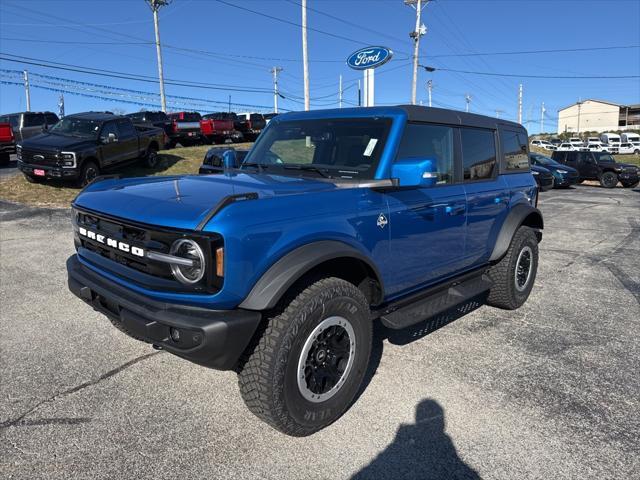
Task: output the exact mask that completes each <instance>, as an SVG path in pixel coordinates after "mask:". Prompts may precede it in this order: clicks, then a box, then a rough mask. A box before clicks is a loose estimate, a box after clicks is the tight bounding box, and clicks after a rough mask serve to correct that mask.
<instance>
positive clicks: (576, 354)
mask: <svg viewBox="0 0 640 480" xmlns="http://www.w3.org/2000/svg"><path fill="white" fill-rule="evenodd" d="M540 207H541V209H542V210H543V213H544V215H545V223H546V228H545V233H544V239H543V242H542V244H541V250H540V258H541V264H540V269H539V272H538V277H537V280H536V286H535V288H534V290H533V293H532V296H531V298H530V299H529V301H528V302H527V303H526V304H525V305H524V306H523V307H522V308H521V309H520V310H518V311H514V312H507V311H501V310H496V309H492V308H490V307H485V306H480V305H478V304H474V303H469V304H466V305H464V306H462V307H460V308H459V309H457V310H456V311H452V312H449V313H448V314H446V315H442V316H440V317H438V318H436V319H431V320H430V321H428V322H425V323H423V324H421V325H419V326H417V327H416V328H413V329H411V330H410V331H403V332H400V333H394V334H393V335H389V332H386V331H384V330H382V329H381V328H379V329H378V331H377V334H376V342H375V346H374V358H373V365H372V371H371V375H370V377H369V378H368V386H367V388H366V390H365V391H364V392H363V393H362V395H361V396H360V397H359V398H358V400H357V401H356V402H355V404H354V405H353V406H352V408H351V409H350V410H349V411H348V412H347V413H346V415H345V416H344V417H343V418H342V419H340V420H339V421H338V422H336V423H335V424H334V425H332V426H330V427H329V428H327V429H325V430H323V431H322V432H320V433H318V434H316V435H314V436H312V437H307V438H289V437H286V436H283V435H282V434H280V433H277V432H276V431H274V430H272V429H270V428H269V427H268V426H266V425H265V424H263V423H261V422H260V421H258V420H257V419H256V418H254V417H253V416H251V414H249V413H248V411H247V410H246V409H245V407H244V405H243V403H242V401H241V399H240V395H239V393H238V389H237V386H236V379H235V375H234V374H233V373H230V372H217V371H212V370H206V369H204V368H201V367H198V366H195V365H192V364H190V363H187V362H185V361H183V360H180V359H178V358H176V357H173V356H171V355H169V354H167V353H163V352H156V351H154V350H152V349H151V347H149V346H146V345H144V344H142V343H139V342H136V341H134V340H132V339H129V338H128V337H126V336H124V335H123V334H121V333H120V332H119V331H117V330H116V329H115V328H113V327H112V326H111V324H110V323H109V322H108V321H107V320H106V319H105V318H104V317H103V316H101V315H99V314H97V313H95V312H94V311H93V310H91V309H90V308H89V307H88V306H86V305H84V304H83V303H81V302H80V301H79V300H77V299H75V297H73V296H72V295H71V294H70V293H69V292H68V290H67V287H66V271H65V261H66V259H67V257H68V256H69V255H71V253H72V251H73V245H72V235H71V230H70V224H69V219H68V212H66V211H63V210H40V209H31V208H23V207H16V206H12V205H8V204H2V205H0V222H1V224H0V302H1V304H0V309H1V310H0V316H1V322H0V325H1V326H2V332H1V335H0V399H1V400H0V477H2V478H29V479H32V478H48V479H50V478H65V479H69V478H91V479H102V478H138V479H143V478H178V477H180V478H189V479H195V478H207V479H213V478H221V479H234V478H272V479H289V478H295V479H346V478H356V479H365V478H372V479H373V478H394V479H395V478H416V479H431V478H433V479H445V478H485V479H514V478H518V479H551V478H553V479H576V478H607V479H609V478H637V475H638V472H639V471H640V446H639V440H638V432H639V431H640V413H639V412H640V376H639V375H638V372H639V371H640V340H639V338H638V328H639V327H640V189H638V188H636V189H635V190H629V189H621V188H617V189H615V190H605V189H602V188H598V187H588V186H579V187H577V188H575V189H571V190H553V191H550V192H546V193H544V194H542V200H541V202H540ZM467 312H468V313H467ZM463 313H467V314H466V315H462V314H463ZM438 327H440V328H438Z"/></svg>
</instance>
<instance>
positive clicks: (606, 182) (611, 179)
mask: <svg viewBox="0 0 640 480" xmlns="http://www.w3.org/2000/svg"><path fill="white" fill-rule="evenodd" d="M617 184H618V175H616V174H615V173H614V172H604V173H603V174H602V175H600V185H602V186H603V187H604V188H615V186H616V185H617Z"/></svg>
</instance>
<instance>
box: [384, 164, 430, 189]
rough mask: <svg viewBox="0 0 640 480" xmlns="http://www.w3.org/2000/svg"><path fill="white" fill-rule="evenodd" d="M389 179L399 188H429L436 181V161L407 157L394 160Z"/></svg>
mask: <svg viewBox="0 0 640 480" xmlns="http://www.w3.org/2000/svg"><path fill="white" fill-rule="evenodd" d="M391 177H392V178H397V179H398V185H399V186H400V187H431V186H433V185H435V184H436V182H437V180H438V172H437V171H436V161H435V159H432V158H424V157H408V158H402V159H400V160H396V162H395V163H394V164H393V168H392V169H391Z"/></svg>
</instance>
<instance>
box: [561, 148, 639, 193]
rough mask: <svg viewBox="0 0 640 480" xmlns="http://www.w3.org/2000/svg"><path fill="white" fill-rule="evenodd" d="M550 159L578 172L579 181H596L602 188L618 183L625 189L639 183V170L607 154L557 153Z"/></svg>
mask: <svg viewBox="0 0 640 480" xmlns="http://www.w3.org/2000/svg"><path fill="white" fill-rule="evenodd" d="M551 158H552V159H553V160H555V161H556V162H559V163H562V164H564V165H568V166H570V167H573V168H575V169H576V170H578V173H579V174H580V181H584V180H598V181H599V182H600V185H602V186H603V187H604V188H614V187H615V186H616V185H618V182H620V183H622V186H623V187H625V188H632V187H635V186H637V185H638V183H640V171H639V170H640V169H639V168H638V167H636V166H635V165H631V164H628V163H618V162H616V160H615V158H613V156H612V155H611V154H610V153H608V152H564V151H563V152H558V151H555V152H553V154H552V155H551Z"/></svg>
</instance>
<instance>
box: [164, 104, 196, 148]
mask: <svg viewBox="0 0 640 480" xmlns="http://www.w3.org/2000/svg"><path fill="white" fill-rule="evenodd" d="M167 116H168V117H169V120H171V122H172V125H171V132H172V133H171V135H169V138H170V141H169V143H170V144H169V147H171V148H173V147H175V146H176V143H179V144H180V145H182V146H183V147H186V146H188V145H198V144H200V143H202V130H201V127H200V120H202V116H201V115H200V114H199V113H198V112H175V113H169V114H168V115H167Z"/></svg>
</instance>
